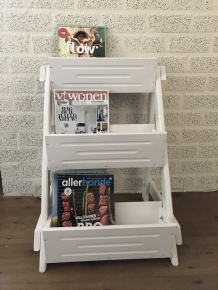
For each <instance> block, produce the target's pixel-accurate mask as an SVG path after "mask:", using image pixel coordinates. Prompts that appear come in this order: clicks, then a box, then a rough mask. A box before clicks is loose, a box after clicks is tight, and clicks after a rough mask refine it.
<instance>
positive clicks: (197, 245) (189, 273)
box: [0, 192, 218, 290]
mask: <svg viewBox="0 0 218 290" xmlns="http://www.w3.org/2000/svg"><path fill="white" fill-rule="evenodd" d="M173 205H174V214H175V216H176V218H177V219H178V221H179V223H180V225H181V227H182V234H183V245H182V246H180V247H178V256H179V266H178V267H174V266H172V264H171V263H170V260H169V259H155V260H125V261H103V262H82V263H64V264H48V266H47V271H46V272H45V273H43V274H40V273H39V272H38V264H39V253H38V252H34V251H33V232H34V228H35V225H36V222H37V219H38V216H39V212H40V199H36V198H34V197H10V198H9V197H2V196H1V197H0V217H1V218H0V290H47V289H52V290H62V289H70V290H85V289H86V290H87V289H90V290H133V289H137V290H142V289H143V290H144V289H148V290H150V289H151V290H171V289H172V290H193V289H204V290H206V289H208V290H217V289H218V192H208V193H206V192H205V193H188V192H186V193H181V194H180V193H176V194H175V193H174V194H173Z"/></svg>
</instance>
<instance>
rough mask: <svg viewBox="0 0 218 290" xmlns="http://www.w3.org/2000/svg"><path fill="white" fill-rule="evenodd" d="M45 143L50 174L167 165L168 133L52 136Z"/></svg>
mask: <svg viewBox="0 0 218 290" xmlns="http://www.w3.org/2000/svg"><path fill="white" fill-rule="evenodd" d="M45 139H46V147H47V155H48V168H49V169H50V170H56V169H74V168H76V169H82V168H98V167H99V166H100V168H102V167H108V168H122V167H157V166H163V164H164V153H165V147H166V133H155V132H151V133H144V134H143V133H141V134H113V133H109V134H94V135H93V134H84V135H78V134H76V135H67V134H66V135H61V134H54V135H52V134H49V135H47V136H46V137H45Z"/></svg>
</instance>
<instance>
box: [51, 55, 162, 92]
mask: <svg viewBox="0 0 218 290" xmlns="http://www.w3.org/2000/svg"><path fill="white" fill-rule="evenodd" d="M49 66H50V70H51V76H50V80H51V83H52V88H53V89H108V90H109V92H110V93H125V92H129V93H131V92H132V93H145V92H154V90H155V80H156V69H157V59H156V58H153V59H146V58H133V59H129V58H128V59H126V58H57V57H55V58H49Z"/></svg>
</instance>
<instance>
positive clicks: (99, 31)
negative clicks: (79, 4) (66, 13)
mask: <svg viewBox="0 0 218 290" xmlns="http://www.w3.org/2000/svg"><path fill="white" fill-rule="evenodd" d="M57 37H58V39H57V44H58V56H59V57H106V27H105V26H81V25H73V24H62V25H61V24H58V25H57Z"/></svg>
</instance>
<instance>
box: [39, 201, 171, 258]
mask: <svg viewBox="0 0 218 290" xmlns="http://www.w3.org/2000/svg"><path fill="white" fill-rule="evenodd" d="M115 211H116V213H115V218H116V225H113V226H105V227H104V226H102V227H95V226H93V227H73V228H54V227H53V228H52V227H50V224H51V219H49V220H48V222H47V224H46V226H45V227H44V228H43V229H42V240H41V242H42V244H43V246H42V245H41V246H42V248H41V250H42V249H43V251H44V259H45V262H46V263H59V262H78V261H94V260H118V259H144V258H172V257H173V249H174V245H175V232H176V224H175V223H171V222H170V220H169V219H168V217H167V215H166V213H165V212H164V210H163V208H162V205H161V202H128V203H126V202H121V203H119V202H118V203H116V204H115Z"/></svg>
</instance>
